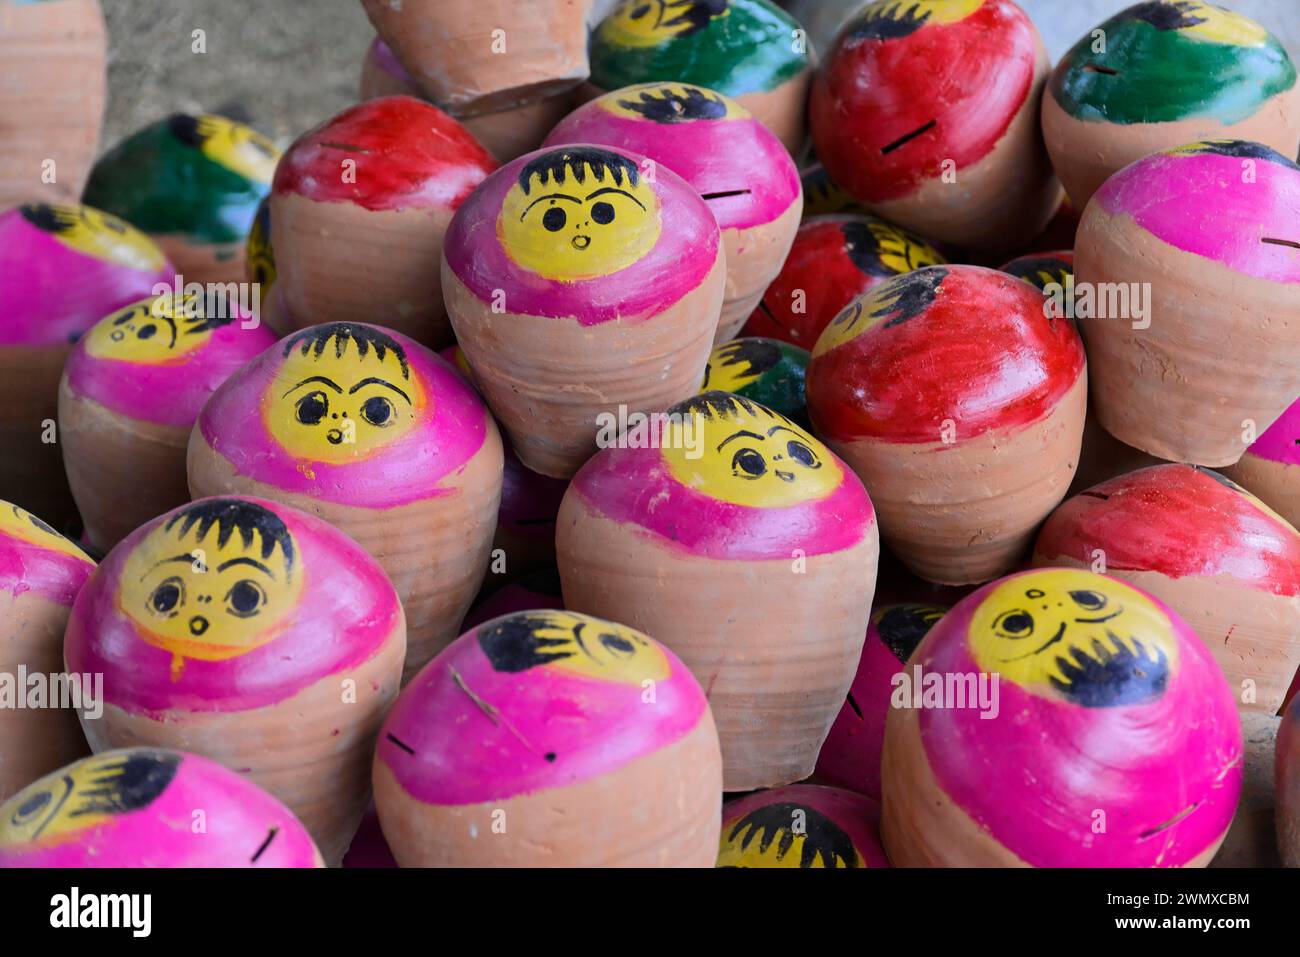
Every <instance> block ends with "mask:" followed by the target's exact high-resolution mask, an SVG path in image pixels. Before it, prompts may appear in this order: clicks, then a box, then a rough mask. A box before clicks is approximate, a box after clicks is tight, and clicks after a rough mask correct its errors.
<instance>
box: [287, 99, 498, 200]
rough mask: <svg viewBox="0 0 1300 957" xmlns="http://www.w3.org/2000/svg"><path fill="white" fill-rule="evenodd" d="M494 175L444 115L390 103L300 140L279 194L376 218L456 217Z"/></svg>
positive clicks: (423, 106) (368, 106)
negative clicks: (408, 212)
mask: <svg viewBox="0 0 1300 957" xmlns="http://www.w3.org/2000/svg"><path fill="white" fill-rule="evenodd" d="M348 160H351V161H353V162H355V164H356V166H355V176H353V175H351V174H350V172H349V171H350V170H352V167H351V166H347V165H345V163H346V162H347V161H348ZM496 168H497V162H496V160H495V159H493V158H492V154H490V153H489V152H488V151H487V150H485V149H484V148H483V147H482V146H481V145H479V142H478V140H476V139H474V137H473V135H472V134H471V133H470V132H469V131H468V130H467V129H465V127H463V126H461V125H460V123H458V122H456V120H454V119H452V118H451V117H450V116H448V115H447V114H446V113H444V112H442V110H440V109H438V108H437V107H435V106H431V105H430V104H428V103H425V102H423V101H422V100H417V99H415V98H414V97H409V96H386V97H382V98H380V99H377V100H368V101H367V102H365V103H360V104H358V105H357V106H354V107H352V108H351V109H348V110H344V111H343V112H342V113H340V114H339V115H338V116H336V117H334V118H333V119H331V120H327V121H326V122H325V123H323V124H322V125H320V126H318V127H316V128H315V129H314V130H311V131H309V132H307V133H304V134H303V135H302V136H300V137H299V138H298V140H297V142H295V143H294V144H293V145H292V146H291V147H289V150H288V152H286V153H285V154H284V157H283V158H282V159H281V160H280V165H279V166H278V167H277V168H276V171H275V186H274V190H275V192H276V193H278V194H285V193H296V194H298V195H300V196H306V197H308V198H309V199H314V200H317V201H318V202H334V203H355V204H357V205H358V206H364V207H365V208H366V209H370V210H394V209H405V208H408V207H412V206H414V207H424V208H427V207H433V208H437V209H455V208H456V207H458V206H459V205H460V204H461V203H462V202H463V201H464V199H465V197H466V196H468V195H469V194H470V193H471V192H473V190H474V187H475V186H477V185H478V184H479V183H481V182H482V181H483V180H484V179H486V178H487V176H488V174H489V173H491V172H492V171H493V170H494V169H496ZM345 174H347V175H345ZM348 180H352V182H348Z"/></svg>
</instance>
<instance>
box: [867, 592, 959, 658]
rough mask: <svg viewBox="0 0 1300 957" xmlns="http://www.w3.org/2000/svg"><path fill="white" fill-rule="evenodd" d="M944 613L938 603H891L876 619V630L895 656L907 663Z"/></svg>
mask: <svg viewBox="0 0 1300 957" xmlns="http://www.w3.org/2000/svg"><path fill="white" fill-rule="evenodd" d="M943 613H944V609H942V608H940V607H939V606H938V605H918V604H905V605H891V606H890V607H889V608H886V609H885V610H884V611H883V612H882V613H881V615H880V618H879V619H878V620H877V621H876V631H877V632H878V633H879V635H880V640H881V641H882V642H884V643H885V647H886V648H888V649H889V650H890V651H891V652H893V655H894V657H895V658H897V659H898V660H899V661H900V662H902V663H903V664H906V663H907V659H908V658H910V657H912V652H914V651H916V646H917V645H919V644H920V643H921V639H922V638H924V637H925V636H926V635H927V634H929V632H930V629H931V628H933V627H934V625H935V623H936V622H937V621H938V620H939V619H940V618H942V617H943Z"/></svg>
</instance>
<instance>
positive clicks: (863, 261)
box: [840, 216, 926, 276]
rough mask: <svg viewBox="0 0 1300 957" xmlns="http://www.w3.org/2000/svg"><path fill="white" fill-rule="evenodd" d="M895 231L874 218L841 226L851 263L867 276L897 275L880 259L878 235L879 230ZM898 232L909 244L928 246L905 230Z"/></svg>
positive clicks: (852, 221) (857, 220)
mask: <svg viewBox="0 0 1300 957" xmlns="http://www.w3.org/2000/svg"><path fill="white" fill-rule="evenodd" d="M895 229H896V227H894V226H891V225H890V224H889V223H886V222H885V221H884V220H883V219H876V218H875V217H873V216H868V217H865V218H862V219H849V220H846V221H845V222H844V223H843V224H842V225H841V226H840V233H841V235H843V237H844V252H845V254H846V255H848V257H849V261H850V262H852V263H853V265H855V266H857V267H858V270H859V271H860V272H861V273H862V274H863V275H866V276H893V275H897V273H896V272H895V270H893V269H890V268H889V267H888V266H886V265H885V263H884V260H882V259H881V258H880V252H881V250H880V236H879V235H878V234H877V231H878V230H886V231H888V232H894V231H895ZM897 231H898V233H899V234H900V235H902V236H903V238H904V239H906V240H907V241H908V242H911V243H915V244H916V245H918V246H924V245H926V242H925V240H923V239H921V237H919V236H917V235H915V234H913V233H909V232H906V231H905V230H897Z"/></svg>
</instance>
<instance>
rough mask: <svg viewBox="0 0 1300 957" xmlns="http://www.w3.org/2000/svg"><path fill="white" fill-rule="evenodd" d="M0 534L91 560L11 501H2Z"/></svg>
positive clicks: (0, 505) (38, 546)
mask: <svg viewBox="0 0 1300 957" xmlns="http://www.w3.org/2000/svg"><path fill="white" fill-rule="evenodd" d="M0 536H6V537H9V538H16V539H18V540H19V541H22V542H26V543H27V544H29V545H35V546H36V547H37V548H44V549H47V550H49V551H52V552H59V553H61V554H63V555H70V556H72V557H73V558H80V559H81V560H82V561H85V562H90V561H91V559H90V556H88V555H87V554H86V553H85V552H83V551H82V550H81V549H80V548H78V547H77V546H76V545H74V544H73V543H72V542H70V541H69V540H68V539H66V538H64V537H63V536H62V535H60V534H59V533H58V532H56V531H55V530H54V529H53V528H51V527H50V526H49V525H47V524H46V523H45V522H43V521H41V520H40V519H39V518H37V517H36V516H35V515H33V514H32V513H31V512H29V511H27V510H26V509H25V508H20V507H19V506H17V505H13V504H11V503H9V502H3V501H0Z"/></svg>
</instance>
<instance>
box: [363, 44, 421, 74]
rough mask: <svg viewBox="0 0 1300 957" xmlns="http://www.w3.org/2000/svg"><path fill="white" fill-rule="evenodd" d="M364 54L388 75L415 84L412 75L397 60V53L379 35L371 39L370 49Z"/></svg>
mask: <svg viewBox="0 0 1300 957" xmlns="http://www.w3.org/2000/svg"><path fill="white" fill-rule="evenodd" d="M366 55H367V56H369V57H370V61H371V62H372V63H374V64H375V66H377V67H379V69H381V70H383V71H384V72H385V73H387V74H388V75H389V76H394V77H396V78H397V79H399V80H401V81H402V82H403V83H407V84H409V85H411V86H415V85H416V83H415V78H414V77H412V76H411V74H409V73H407V72H406V67H404V66H402V64H401V63H399V62H398V60H397V55H396V54H394V53H393V48H392V47H390V46H389V45H388V44H387V43H385V42H384V41H383V40H382V39H380V38H379V37H375V39H374V40H372V41H371V43H370V50H369V52H368V53H367V54H366Z"/></svg>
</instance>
